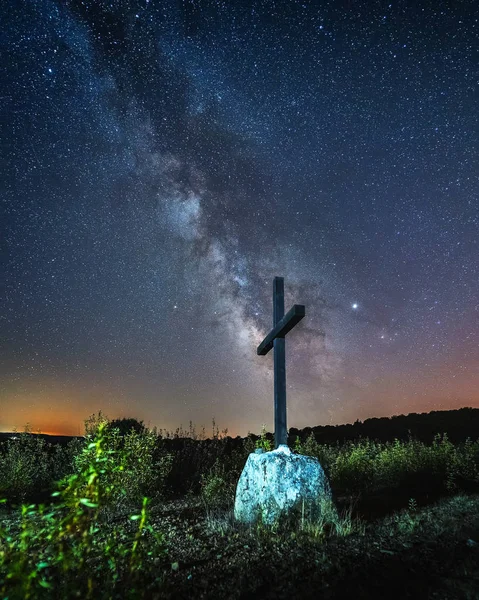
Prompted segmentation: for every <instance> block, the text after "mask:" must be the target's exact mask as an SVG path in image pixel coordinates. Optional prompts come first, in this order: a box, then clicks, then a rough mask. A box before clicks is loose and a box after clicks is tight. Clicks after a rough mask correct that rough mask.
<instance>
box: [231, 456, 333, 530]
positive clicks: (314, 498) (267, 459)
mask: <svg viewBox="0 0 479 600" xmlns="http://www.w3.org/2000/svg"><path fill="white" fill-rule="evenodd" d="M328 503H329V505H330V503H331V488H330V486H329V482H328V480H327V478H326V475H325V473H324V471H323V468H322V467H321V465H320V464H319V461H318V460H317V459H316V458H312V457H311V456H301V455H298V454H293V453H292V452H291V450H290V449H289V448H288V446H283V445H282V446H279V447H278V448H277V449H276V450H272V451H271V452H262V451H256V452H255V453H254V454H250V455H249V457H248V460H247V461H246V465H245V467H244V469H243V472H242V473H241V477H240V479H239V481H238V486H237V488H236V497H235V510H234V512H235V518H236V519H237V520H238V521H241V522H243V523H254V522H256V521H257V520H258V519H262V521H263V523H266V524H272V523H274V522H275V521H276V520H278V519H279V518H280V517H282V516H289V515H291V513H293V512H296V511H297V512H298V513H299V514H305V515H307V516H312V517H315V516H319V514H321V511H322V507H324V506H325V505H326V504H328Z"/></svg>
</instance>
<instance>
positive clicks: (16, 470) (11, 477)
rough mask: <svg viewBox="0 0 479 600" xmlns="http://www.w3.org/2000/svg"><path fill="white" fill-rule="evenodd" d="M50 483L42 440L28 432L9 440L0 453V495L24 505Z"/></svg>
mask: <svg viewBox="0 0 479 600" xmlns="http://www.w3.org/2000/svg"><path fill="white" fill-rule="evenodd" d="M51 481H52V475H51V460H50V455H49V452H48V448H47V444H46V442H45V440H44V439H43V438H41V437H38V436H36V435H32V432H31V428H30V427H29V426H28V425H26V426H25V430H24V431H23V432H22V433H19V434H18V436H16V439H9V440H8V441H7V442H6V443H5V444H4V449H3V452H2V453H0V493H2V494H3V495H5V496H9V497H10V498H13V499H15V500H21V501H24V500H25V499H26V497H27V496H29V495H30V494H31V493H32V492H34V491H36V490H39V489H42V488H43V487H45V486H46V485H48V484H49V483H50V482H51Z"/></svg>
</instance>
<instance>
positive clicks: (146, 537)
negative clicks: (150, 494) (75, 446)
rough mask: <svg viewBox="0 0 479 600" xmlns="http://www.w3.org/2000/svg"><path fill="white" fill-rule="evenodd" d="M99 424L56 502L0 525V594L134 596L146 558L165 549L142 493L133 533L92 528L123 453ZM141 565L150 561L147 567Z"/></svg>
mask: <svg viewBox="0 0 479 600" xmlns="http://www.w3.org/2000/svg"><path fill="white" fill-rule="evenodd" d="M105 433H106V429H105V424H100V426H99V428H98V430H97V434H96V436H95V437H94V438H93V439H91V440H90V442H89V444H88V445H87V446H86V447H85V449H84V451H83V454H85V456H88V460H85V461H82V468H81V470H80V471H79V472H78V473H76V474H74V475H71V476H70V477H69V478H68V479H66V480H64V481H63V482H62V483H60V484H59V487H60V490H59V491H58V492H55V495H58V496H60V499H61V503H60V504H58V505H56V506H53V507H51V508H50V509H49V512H48V514H45V506H44V505H40V506H39V507H37V506H35V505H30V506H26V505H24V506H22V511H21V522H20V531H19V532H18V531H15V527H13V526H11V525H7V527H6V529H5V530H0V592H1V594H2V597H8V598H11V599H14V598H25V599H27V598H51V597H57V598H73V597H83V598H99V597H100V598H101V597H112V592H113V591H117V592H119V591H120V590H121V591H122V597H136V595H137V593H138V587H137V586H139V585H141V584H142V576H143V575H144V574H145V573H146V572H147V571H148V570H151V566H152V565H151V562H152V561H153V559H154V558H155V557H157V556H162V555H163V554H164V552H165V546H164V541H163V537H162V535H161V534H159V533H158V532H156V531H155V530H154V529H153V528H152V527H151V526H150V525H149V524H148V523H147V520H148V511H147V505H148V499H147V498H146V497H145V498H143V502H142V509H141V512H140V513H139V514H135V515H132V516H131V517H130V521H138V528H137V530H136V532H134V531H131V527H130V530H128V527H124V528H123V529H120V528H118V527H117V528H111V527H109V526H108V525H107V524H101V526H100V519H99V516H100V509H101V508H102V507H103V506H104V505H105V504H107V503H108V502H109V501H111V498H112V497H114V496H115V492H116V490H115V486H114V485H111V484H109V483H108V482H109V481H114V480H115V477H114V476H113V477H110V476H109V475H110V474H112V473H116V472H121V471H122V470H123V469H124V468H125V464H126V462H127V460H126V458H127V457H126V455H125V453H124V452H117V451H114V450H111V449H109V448H108V444H107V438H106V437H105ZM148 563H150V564H149V565H148Z"/></svg>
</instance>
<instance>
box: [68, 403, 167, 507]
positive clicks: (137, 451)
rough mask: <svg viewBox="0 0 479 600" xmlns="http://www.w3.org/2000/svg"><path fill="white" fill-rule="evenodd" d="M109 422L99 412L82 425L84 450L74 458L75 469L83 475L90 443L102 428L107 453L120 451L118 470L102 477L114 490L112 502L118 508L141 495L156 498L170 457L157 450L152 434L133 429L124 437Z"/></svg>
mask: <svg viewBox="0 0 479 600" xmlns="http://www.w3.org/2000/svg"><path fill="white" fill-rule="evenodd" d="M111 425H112V422H109V421H108V419H107V418H106V417H105V416H104V415H102V414H101V413H98V416H95V415H93V416H92V417H90V418H89V419H88V420H87V421H86V422H85V432H86V446H87V447H86V449H85V450H84V451H83V452H81V453H80V454H78V455H77V456H76V457H75V458H74V463H75V469H76V471H77V472H82V471H83V469H84V468H85V467H86V465H88V464H89V462H90V461H91V460H92V457H93V456H94V453H95V451H96V450H95V447H94V446H93V444H92V442H93V440H94V439H95V437H96V436H97V435H98V432H99V430H100V428H101V430H102V439H103V444H104V447H105V449H106V450H105V451H106V453H107V454H112V455H118V453H120V452H121V455H122V459H123V463H122V468H121V469H110V470H108V469H106V470H104V471H103V472H102V473H101V474H100V477H101V479H102V483H103V484H104V485H105V486H107V487H111V488H112V489H114V490H115V491H114V493H112V497H111V503H112V504H113V505H115V506H116V507H117V508H118V507H121V506H122V505H128V504H131V503H137V502H138V501H140V499H141V498H142V497H143V496H144V495H148V496H150V497H151V496H159V495H161V493H162V492H163V486H164V482H165V479H166V477H167V475H168V473H169V471H170V469H171V464H172V456H171V455H169V454H159V453H158V452H157V451H156V442H157V436H156V434H155V432H153V431H150V430H148V429H146V428H145V429H143V430H141V432H137V431H136V430H135V429H134V428H132V429H130V431H129V432H128V433H126V434H124V435H122V434H121V432H120V430H119V429H117V428H114V427H112V426H111Z"/></svg>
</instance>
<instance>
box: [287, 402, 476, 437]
mask: <svg viewBox="0 0 479 600" xmlns="http://www.w3.org/2000/svg"><path fill="white" fill-rule="evenodd" d="M311 432H312V433H314V437H315V438H316V441H317V442H319V443H320V444H334V443H336V442H343V441H346V440H357V439H358V438H369V439H373V440H378V441H381V442H387V441H392V440H394V439H395V438H397V439H399V440H407V439H408V438H409V433H410V434H411V436H412V437H413V438H415V439H418V440H420V441H422V442H424V443H427V444H429V443H431V442H432V440H433V438H434V435H435V434H437V433H441V434H442V433H447V436H448V438H449V440H450V441H451V442H453V443H458V442H463V441H465V440H466V439H467V438H468V437H469V438H471V439H472V440H476V439H478V438H479V408H460V409H458V410H435V411H432V412H429V413H409V414H408V415H398V416H394V417H381V418H375V417H374V418H372V419H366V420H365V421H364V422H361V421H359V420H358V421H356V422H355V423H353V424H348V425H318V426H317V427H306V428H304V429H295V428H294V427H293V428H291V429H290V430H289V438H288V443H289V444H290V445H292V444H294V441H295V440H296V437H297V436H298V435H299V437H300V438H301V440H304V439H305V438H306V437H308V436H309V435H310V434H311Z"/></svg>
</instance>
